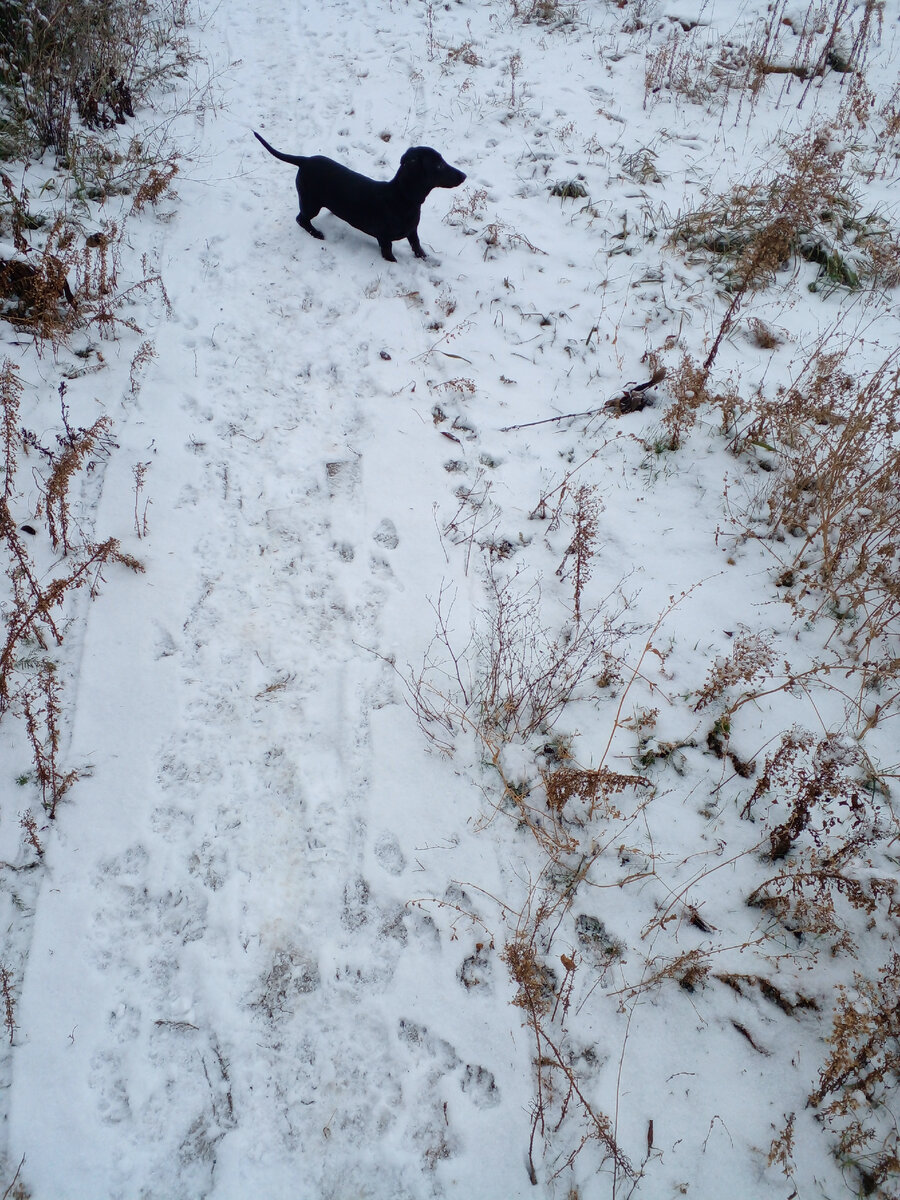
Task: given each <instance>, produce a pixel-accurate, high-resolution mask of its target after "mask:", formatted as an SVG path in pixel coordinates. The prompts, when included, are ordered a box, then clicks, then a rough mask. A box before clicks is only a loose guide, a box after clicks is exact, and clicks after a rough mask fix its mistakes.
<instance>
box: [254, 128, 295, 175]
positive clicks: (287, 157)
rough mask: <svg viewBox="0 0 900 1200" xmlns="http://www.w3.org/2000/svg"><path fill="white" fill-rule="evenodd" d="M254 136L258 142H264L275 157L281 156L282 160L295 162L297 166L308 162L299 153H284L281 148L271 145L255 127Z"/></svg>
mask: <svg viewBox="0 0 900 1200" xmlns="http://www.w3.org/2000/svg"><path fill="white" fill-rule="evenodd" d="M253 136H254V137H255V138H256V140H257V141H258V142H262V144H263V145H264V146H265V148H266V149H267V150H268V152H269V153H270V154H272V155H274V156H275V158H280V159H281V161H282V162H286V163H293V164H294V166H295V167H302V166H303V164H304V163H305V162H306V159H305V158H303V157H302V156H301V155H299V154H282V153H281V151H280V150H276V149H275V147H274V146H270V145H269V143H268V142H267V141H266V139H265V138H264V137H260V135H259V134H258V133H257V132H256V130H255V129H254V131H253Z"/></svg>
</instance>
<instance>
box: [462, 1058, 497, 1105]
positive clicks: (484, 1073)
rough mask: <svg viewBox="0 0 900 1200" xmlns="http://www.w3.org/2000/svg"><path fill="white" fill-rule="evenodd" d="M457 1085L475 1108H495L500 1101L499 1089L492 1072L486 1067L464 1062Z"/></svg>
mask: <svg viewBox="0 0 900 1200" xmlns="http://www.w3.org/2000/svg"><path fill="white" fill-rule="evenodd" d="M459 1086H460V1087H461V1088H462V1090H463V1092H464V1094H465V1095H466V1096H468V1097H469V1099H470V1100H471V1101H472V1103H473V1104H474V1105H475V1107H476V1108H496V1106H497V1105H498V1104H499V1103H500V1089H499V1088H498V1087H497V1082H496V1080H495V1079H494V1076H493V1074H492V1073H491V1072H490V1071H489V1070H488V1069H487V1068H486V1067H476V1066H473V1064H472V1063H467V1064H466V1069H465V1071H463V1077H462V1079H461V1080H460V1083H459Z"/></svg>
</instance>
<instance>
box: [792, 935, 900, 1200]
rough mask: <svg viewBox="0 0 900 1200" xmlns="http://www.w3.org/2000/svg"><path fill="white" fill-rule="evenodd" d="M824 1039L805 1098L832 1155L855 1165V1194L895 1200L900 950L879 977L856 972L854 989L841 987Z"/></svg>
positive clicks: (899, 1144)
mask: <svg viewBox="0 0 900 1200" xmlns="http://www.w3.org/2000/svg"><path fill="white" fill-rule="evenodd" d="M828 1041H829V1043H830V1045H831V1047H832V1050H831V1054H830V1056H829V1058H828V1061H827V1062H826V1063H825V1065H824V1067H823V1068H822V1070H821V1071H820V1073H819V1082H818V1086H817V1087H816V1089H815V1090H814V1091H813V1092H812V1094H811V1095H810V1097H809V1102H810V1104H812V1105H815V1106H816V1107H817V1108H819V1109H820V1112H821V1116H822V1118H823V1119H824V1120H825V1122H826V1123H827V1124H828V1126H829V1127H830V1129H831V1130H832V1132H833V1134H834V1135H836V1138H837V1142H836V1145H835V1154H836V1155H837V1157H838V1158H839V1160H840V1161H841V1162H842V1163H844V1164H845V1165H846V1166H849V1167H852V1168H853V1169H854V1174H855V1175H856V1177H857V1178H858V1187H859V1194H861V1195H864V1196H875V1197H878V1198H879V1200H893V1198H894V1197H896V1195H897V1187H896V1183H897V1179H898V1177H900V1135H898V1130H897V1123H896V1120H895V1119H894V1118H893V1116H892V1113H891V1109H892V1107H893V1102H894V1101H895V1099H896V1096H897V1088H898V1086H900V954H897V953H894V954H893V956H892V957H891V959H890V960H889V961H888V962H887V963H885V965H884V967H882V969H881V971H880V972H879V974H878V977H877V978H876V979H867V978H865V976H863V975H861V974H858V973H857V974H855V976H854V984H853V986H852V987H850V988H847V987H839V988H838V1004H837V1010H836V1012H835V1014H834V1023H833V1026H832V1030H831V1036H830V1037H829V1039H828ZM826 1101H827V1103H826ZM823 1105H824V1107H823Z"/></svg>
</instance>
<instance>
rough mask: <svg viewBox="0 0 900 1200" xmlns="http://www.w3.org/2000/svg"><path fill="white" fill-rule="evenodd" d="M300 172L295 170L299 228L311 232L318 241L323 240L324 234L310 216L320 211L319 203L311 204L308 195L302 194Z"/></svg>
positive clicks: (315, 215)
mask: <svg viewBox="0 0 900 1200" xmlns="http://www.w3.org/2000/svg"><path fill="white" fill-rule="evenodd" d="M300 175H301V172H300V171H298V172H297V199H298V200H299V202H300V211H299V212H298V213H297V224H298V225H299V226H300V228H301V229H305V230H306V232H307V233H311V234H312V236H313V237H314V238H318V239H319V240H320V241H322V242H324V241H325V234H324V233H322V232H321V231H320V230H318V229H316V227H315V225H313V223H312V218H313V217H317V216H318V215H319V213H320V212H321V211H322V206H321V204H313V203H312V202H311V200H310V198H309V196H304V194H303V182H302V180H301V179H300Z"/></svg>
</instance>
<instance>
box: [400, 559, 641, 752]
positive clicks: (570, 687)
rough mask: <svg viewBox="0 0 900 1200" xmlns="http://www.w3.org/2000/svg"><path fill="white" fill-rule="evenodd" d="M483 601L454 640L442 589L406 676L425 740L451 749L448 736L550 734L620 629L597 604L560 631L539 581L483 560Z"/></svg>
mask: <svg viewBox="0 0 900 1200" xmlns="http://www.w3.org/2000/svg"><path fill="white" fill-rule="evenodd" d="M487 582H488V595H489V599H488V604H487V606H486V607H485V608H484V609H482V610H481V612H480V614H479V619H478V622H477V626H476V630H475V633H474V634H473V635H472V639H471V641H470V642H469V644H468V645H466V646H464V647H458V646H456V645H455V644H454V638H453V635H452V633H451V627H450V612H449V610H448V609H447V608H446V607H445V606H444V604H443V597H441V599H439V601H438V603H437V605H436V606H435V615H436V617H437V632H436V635H435V638H434V641H433V642H432V646H431V648H430V650H429V652H428V653H427V654H426V656H425V661H424V663H423V665H422V668H421V670H420V671H418V672H415V673H413V672H411V673H410V674H409V676H408V677H407V686H408V689H409V693H410V697H411V704H412V708H413V711H414V712H415V713H416V716H417V717H418V720H419V724H420V726H421V728H422V730H423V732H424V733H425V734H426V735H427V736H428V738H429V740H430V741H432V742H433V743H434V744H436V745H438V746H439V747H440V748H441V749H443V750H445V751H447V752H450V751H451V750H452V748H453V738H454V737H455V735H457V734H458V733H462V732H465V731H469V732H475V733H476V735H477V736H478V738H479V740H481V741H482V742H484V743H485V744H486V745H488V746H491V747H495V748H497V749H499V748H500V747H501V746H502V745H503V744H505V743H507V742H510V741H512V740H515V741H525V740H527V739H528V738H529V737H531V736H532V735H533V734H535V733H537V732H538V731H540V732H541V733H542V734H543V735H544V736H545V737H546V736H549V733H550V731H551V730H552V728H553V726H554V724H555V723H556V721H557V719H558V718H559V715H560V713H561V712H562V710H563V709H564V708H565V706H566V704H568V703H569V701H570V700H572V699H573V697H574V696H575V694H576V692H577V691H578V689H579V687H580V686H581V685H582V684H583V683H585V682H586V681H588V680H590V679H592V678H593V677H594V676H597V675H602V674H605V673H608V667H609V661H610V660H611V659H613V658H614V654H613V648H614V646H615V644H616V642H617V641H618V640H619V638H620V637H622V636H623V631H622V629H621V628H620V626H619V622H618V614H614V613H607V612H605V611H603V610H602V609H600V610H596V611H594V612H593V613H591V614H590V615H589V616H585V617H583V618H582V620H581V621H580V622H578V623H571V624H566V625H565V626H563V627H562V628H561V629H559V630H558V631H557V632H555V633H554V632H552V631H551V630H548V629H547V627H546V625H545V623H544V614H543V610H542V605H541V595H540V589H539V587H538V585H537V584H536V583H534V584H531V585H529V586H526V587H525V588H524V590H522V580H521V579H520V578H519V576H518V575H517V574H513V575H511V576H509V577H506V578H504V577H501V576H500V575H499V574H498V572H497V571H496V570H495V569H493V567H490V566H489V568H488V573H487Z"/></svg>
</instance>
